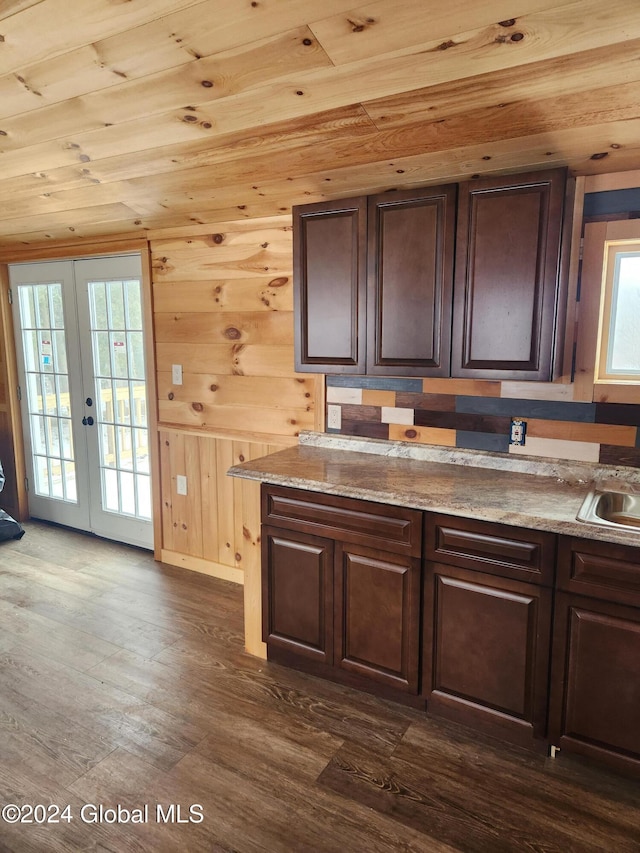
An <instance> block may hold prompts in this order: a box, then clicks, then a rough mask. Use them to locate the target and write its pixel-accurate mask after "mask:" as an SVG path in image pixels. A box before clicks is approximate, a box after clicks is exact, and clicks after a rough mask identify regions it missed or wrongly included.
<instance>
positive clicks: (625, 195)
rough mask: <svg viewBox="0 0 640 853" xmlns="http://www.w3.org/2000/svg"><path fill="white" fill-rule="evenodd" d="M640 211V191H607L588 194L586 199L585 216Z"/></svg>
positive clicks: (631, 189)
mask: <svg viewBox="0 0 640 853" xmlns="http://www.w3.org/2000/svg"><path fill="white" fill-rule="evenodd" d="M635 210H640V189H637V188H636V187H632V188H630V189H626V190H606V191H604V192H599V193H587V194H586V195H585V197H584V215H585V216H601V215H602V214H605V213H630V212H631V211H635Z"/></svg>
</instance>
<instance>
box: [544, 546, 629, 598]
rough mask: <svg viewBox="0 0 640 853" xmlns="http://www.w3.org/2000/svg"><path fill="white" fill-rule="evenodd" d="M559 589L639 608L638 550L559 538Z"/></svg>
mask: <svg viewBox="0 0 640 853" xmlns="http://www.w3.org/2000/svg"><path fill="white" fill-rule="evenodd" d="M558 588H559V589H562V590H565V591H567V592H577V593H580V594H582V595H588V596H591V597H594V598H601V599H604V600H606V601H614V602H618V603H620V604H631V605H633V606H636V607H640V548H628V547H626V546H624V545H612V544H611V543H609V542H597V541H595V540H590V539H573V538H571V537H561V539H560V546H559V552H558Z"/></svg>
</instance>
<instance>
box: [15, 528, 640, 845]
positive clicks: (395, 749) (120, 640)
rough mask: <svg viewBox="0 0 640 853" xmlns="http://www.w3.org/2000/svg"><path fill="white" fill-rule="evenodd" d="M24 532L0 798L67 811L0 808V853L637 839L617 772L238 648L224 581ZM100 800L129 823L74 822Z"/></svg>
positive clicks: (138, 554)
mask: <svg viewBox="0 0 640 853" xmlns="http://www.w3.org/2000/svg"><path fill="white" fill-rule="evenodd" d="M26 530H27V533H26V535H25V537H24V538H23V539H22V540H20V541H18V542H13V541H12V542H5V543H0V801H1V802H2V803H10V802H15V803H19V804H23V803H29V802H31V803H35V802H42V803H56V804H59V805H61V806H63V805H65V804H66V803H69V804H70V805H71V806H72V809H73V812H74V816H75V820H73V821H72V822H71V823H68V824H67V823H61V824H57V825H43V826H40V825H31V826H21V825H10V824H2V823H0V853H3V851H5V850H6V851H12V852H13V851H15V853H32V851H33V853H40V851H43V850H47V851H60V853H63V851H64V853H67V851H81V850H92V851H94V850H95V851H113V853H125V851H126V853H130V851H131V853H158V851H159V853H164V851H167V853H169V851H171V853H174V851H178V850H180V851H182V850H188V851H189V853H200V851H207V853H208V851H213V853H265V851H269V853H292V851H295V853H298V851H301V853H316V851H317V853H333V851H335V853H338V851H339V853H352V851H353V853H360V851H365V850H366V851H367V853H390V851H394V853H396V851H400V852H401V853H522V851H525V853H595V851H604V853H609V851H613V850H615V851H616V853H632V851H634V853H638V851H640V842H639V839H640V789H639V786H638V784H637V782H636V781H632V780H629V779H626V778H624V777H622V776H618V775H616V774H614V773H612V772H610V771H607V770H603V769H602V768H599V767H598V766H597V765H595V764H588V763H586V762H585V761H580V760H578V759H575V758H570V757H567V756H564V755H563V754H562V753H560V756H559V758H557V759H556V760H555V761H552V760H550V759H547V758H545V757H544V756H542V755H540V754H535V753H530V752H527V751H524V750H519V749H516V748H514V747H509V746H505V745H504V744H501V743H499V742H497V741H495V740H492V739H490V738H487V737H483V736H481V735H479V734H478V733H476V732H472V731H470V730H468V729H464V728H462V727H459V726H455V725H453V724H452V723H447V722H443V721H438V720H436V719H431V718H427V717H425V715H424V714H423V713H422V712H421V711H420V710H417V709H414V708H409V707H405V706H402V705H397V704H395V703H392V702H388V701H382V700H380V699H378V698H376V697H374V696H371V695H369V694H365V693H360V692H358V691H355V690H351V689H349V688H347V687H343V686H341V685H338V684H334V683H330V682H326V681H322V680H320V679H317V678H314V677H312V676H309V675H306V674H304V673H300V672H294V671H292V670H287V669H285V668H283V667H281V666H278V665H276V664H273V663H270V662H267V661H264V660H261V659H259V658H254V657H251V656H249V655H247V654H246V653H245V652H244V649H243V630H242V627H243V626H242V622H243V618H242V607H243V601H242V599H243V591H242V588H241V587H237V586H235V585H233V584H229V583H226V582H224V581H218V580H216V579H214V578H210V577H206V576H201V575H198V574H196V573H193V572H189V571H187V570H183V569H180V568H177V567H171V566H165V565H162V564H159V563H156V562H154V560H153V557H152V555H151V554H149V553H148V552H144V551H141V550H140V549H135V548H129V547H127V546H122V545H119V544H117V543H112V542H106V541H104V540H100V539H97V538H95V537H89V536H84V535H81V534H75V533H73V532H72V531H68V530H63V529H59V528H56V527H54V526H51V525H46V524H42V523H39V522H27V524H26ZM118 803H121V804H122V805H123V806H124V807H128V808H136V807H139V806H141V805H143V804H148V805H149V807H150V809H151V810H152V811H151V814H150V817H149V822H148V823H147V824H144V825H131V824H110V823H107V822H102V823H99V824H98V823H96V824H91V823H83V822H82V821H81V820H80V819H79V813H80V809H81V808H82V806H83V805H91V804H96V805H103V806H104V807H113V806H115V805H117V804H118ZM158 803H160V804H161V805H162V806H163V808H165V809H168V807H169V805H170V804H172V803H173V804H175V805H176V806H177V805H180V806H181V809H182V812H181V816H182V818H183V819H184V816H185V815H188V808H189V806H190V805H192V804H194V803H200V804H202V806H203V809H204V820H203V821H202V822H201V823H177V822H174V823H170V822H169V823H164V822H163V821H162V820H157V813H156V812H155V811H154V810H155V808H156V804H158ZM175 816H176V813H175V812H174V817H175Z"/></svg>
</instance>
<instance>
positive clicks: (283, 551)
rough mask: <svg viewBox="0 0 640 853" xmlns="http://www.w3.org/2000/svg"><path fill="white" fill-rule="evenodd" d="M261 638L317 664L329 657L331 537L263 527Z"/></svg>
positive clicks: (327, 661)
mask: <svg viewBox="0 0 640 853" xmlns="http://www.w3.org/2000/svg"><path fill="white" fill-rule="evenodd" d="M262 548H263V560H262V565H263V571H264V586H265V591H266V593H267V594H266V595H263V597H262V605H263V614H262V625H263V639H264V641H265V642H266V643H268V644H269V645H270V647H272V648H280V649H285V650H288V651H291V652H293V653H294V654H297V655H302V656H304V657H306V658H310V659H311V660H315V661H319V662H320V663H331V661H332V660H333V542H332V541H331V540H330V539H321V538H320V537H318V536H309V535H308V534H304V533H292V532H290V531H288V530H279V529H278V528H275V527H267V526H265V527H263V529H262Z"/></svg>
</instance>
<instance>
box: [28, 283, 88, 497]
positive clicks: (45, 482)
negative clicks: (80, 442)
mask: <svg viewBox="0 0 640 853" xmlns="http://www.w3.org/2000/svg"><path fill="white" fill-rule="evenodd" d="M18 292H19V307H20V325H21V327H22V349H23V353H24V363H25V371H26V382H25V386H26V394H27V409H28V412H29V427H30V432H31V445H32V448H33V453H34V454H35V457H34V471H35V484H34V488H35V492H36V494H37V495H41V496H43V497H50V498H56V499H58V500H66V501H71V502H73V503H77V496H76V492H75V476H74V477H73V488H71V487H69V486H68V482H67V474H66V466H65V464H64V461H63V460H66V461H67V462H70V463H73V461H74V456H73V442H72V440H71V404H70V400H69V377H68V374H67V355H66V340H65V332H64V321H63V311H62V304H63V303H62V284H61V283H60V282H53V283H51V284H21V285H19V286H18ZM42 415H46V417H42ZM70 470H71V469H70Z"/></svg>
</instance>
